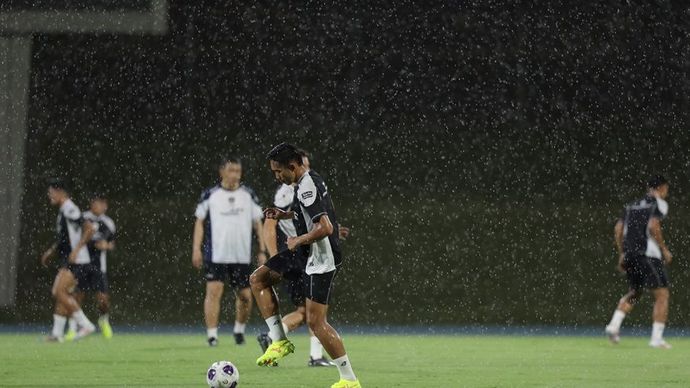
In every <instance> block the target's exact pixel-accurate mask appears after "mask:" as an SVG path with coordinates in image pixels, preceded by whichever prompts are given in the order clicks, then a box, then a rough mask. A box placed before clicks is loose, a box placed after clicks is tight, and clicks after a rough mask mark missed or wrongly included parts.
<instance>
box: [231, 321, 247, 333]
mask: <svg viewBox="0 0 690 388" xmlns="http://www.w3.org/2000/svg"><path fill="white" fill-rule="evenodd" d="M246 328H247V324H246V323H239V322H237V321H235V329H234V330H233V333H235V334H244V329H246Z"/></svg>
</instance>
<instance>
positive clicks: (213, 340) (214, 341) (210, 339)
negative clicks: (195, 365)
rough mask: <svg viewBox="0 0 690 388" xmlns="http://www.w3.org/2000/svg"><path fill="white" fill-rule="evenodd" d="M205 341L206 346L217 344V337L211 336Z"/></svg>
mask: <svg viewBox="0 0 690 388" xmlns="http://www.w3.org/2000/svg"><path fill="white" fill-rule="evenodd" d="M207 341H208V346H211V347H213V346H218V338H216V337H211V338H209V339H208V340H207Z"/></svg>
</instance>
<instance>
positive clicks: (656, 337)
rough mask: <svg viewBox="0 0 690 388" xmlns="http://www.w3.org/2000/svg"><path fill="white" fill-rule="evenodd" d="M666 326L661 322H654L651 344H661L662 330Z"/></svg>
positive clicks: (662, 338)
mask: <svg viewBox="0 0 690 388" xmlns="http://www.w3.org/2000/svg"><path fill="white" fill-rule="evenodd" d="M665 327H666V324H665V323H663V322H654V323H653V324H652V342H661V341H663V340H664V328H665Z"/></svg>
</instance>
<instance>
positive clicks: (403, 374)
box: [0, 334, 690, 388]
mask: <svg viewBox="0 0 690 388" xmlns="http://www.w3.org/2000/svg"><path fill="white" fill-rule="evenodd" d="M248 339H249V343H248V344H247V345H246V346H243V347H237V346H235V345H234V344H233V343H232V339H231V337H230V336H225V337H222V338H221V341H222V342H221V344H220V346H219V347H216V348H209V347H207V346H206V345H205V341H204V336H203V334H200V335H194V336H193V335H155V334H154V335H137V334H128V335H116V336H115V337H114V338H113V339H112V340H111V341H106V340H104V339H102V338H100V337H97V336H94V337H93V338H88V339H86V340H84V341H82V342H79V343H68V344H48V343H44V342H42V341H41V340H40V338H39V336H38V335H27V334H21V335H19V334H18V335H12V334H4V335H0V386H3V387H33V386H43V387H45V386H51V387H60V386H62V387H79V386H83V387H85V386H88V387H156V386H166V387H173V386H176V387H203V386H205V381H204V379H205V372H206V368H207V367H208V366H209V365H210V364H211V363H212V362H213V361H217V360H223V359H227V360H231V361H232V362H233V363H235V365H237V367H238V369H239V371H240V376H241V380H240V386H241V387H329V386H330V384H332V383H333V382H335V381H336V380H337V377H338V373H337V371H336V369H335V368H332V369H331V368H307V367H306V360H307V358H308V346H309V345H308V338H307V337H306V336H303V335H298V336H295V337H294V338H293V339H294V341H295V343H296V345H297V350H296V354H294V355H292V356H290V357H289V358H288V359H286V360H284V362H283V363H281V366H280V367H278V368H272V369H264V368H259V367H256V366H255V365H254V360H255V359H256V357H257V356H258V355H259V349H258V346H257V345H256V344H255V342H254V341H253V338H248ZM345 341H346V346H347V348H348V353H349V354H350V359H351V361H352V362H353V365H354V367H355V372H356V373H357V374H358V377H359V378H360V381H361V382H362V384H363V386H364V387H382V388H386V387H585V386H586V387H597V386H601V387H630V386H635V387H676V386H677V387H687V386H688V385H690V369H689V368H688V367H687V360H688V359H690V339H686V338H682V339H680V338H679V339H674V338H671V339H669V341H670V342H672V344H673V345H674V348H673V349H671V350H669V351H663V350H655V349H650V348H648V347H647V343H646V338H641V337H633V338H625V339H624V341H623V342H622V343H621V344H620V345H618V346H611V345H609V344H608V342H606V340H605V339H603V338H594V337H517V336H404V335H383V336H376V335H349V336H346V338H345Z"/></svg>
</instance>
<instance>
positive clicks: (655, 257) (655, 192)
mask: <svg viewBox="0 0 690 388" xmlns="http://www.w3.org/2000/svg"><path fill="white" fill-rule="evenodd" d="M648 187H649V190H648V192H647V194H646V195H645V196H644V197H643V198H642V199H640V200H638V201H635V202H633V203H631V204H629V205H627V206H626V207H625V211H624V212H623V215H622V217H621V218H620V219H619V220H618V222H617V223H616V227H615V239H616V247H617V248H618V257H619V258H618V268H619V270H620V271H621V272H625V273H626V275H627V278H628V284H629V285H630V290H629V291H628V293H627V294H625V295H623V297H622V298H621V299H620V301H619V302H618V307H617V308H616V311H615V312H614V313H613V317H612V318H611V322H610V323H609V324H608V325H607V326H606V334H607V335H608V337H609V339H610V340H611V342H613V343H618V342H619V341H620V328H621V324H622V323H623V319H624V318H625V316H626V314H629V313H630V312H631V311H632V309H633V306H634V304H635V303H636V302H637V301H638V300H639V298H640V296H641V295H642V291H643V290H644V289H645V288H648V289H650V290H651V291H652V294H653V295H654V300H655V301H654V312H653V315H652V318H653V321H654V323H653V324H652V338H651V341H650V342H649V346H651V347H653V348H662V349H668V348H670V347H671V345H669V344H668V343H667V342H666V341H665V340H664V337H663V335H664V328H665V326H666V319H667V317H668V299H669V288H668V287H669V280H668V276H667V274H666V269H665V266H667V265H669V264H671V260H672V259H673V256H672V255H671V251H669V249H668V247H667V246H666V243H665V242H664V237H663V235H662V233H661V221H662V220H663V219H664V218H665V217H666V215H667V214H668V203H667V202H666V198H667V197H668V191H669V183H668V181H667V180H666V179H665V178H664V177H663V176H660V175H657V176H653V177H652V178H650V179H649V182H648Z"/></svg>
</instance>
